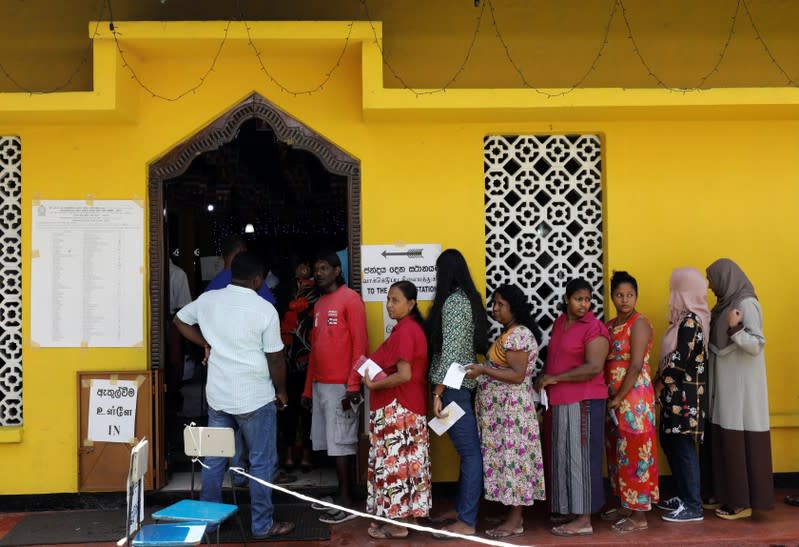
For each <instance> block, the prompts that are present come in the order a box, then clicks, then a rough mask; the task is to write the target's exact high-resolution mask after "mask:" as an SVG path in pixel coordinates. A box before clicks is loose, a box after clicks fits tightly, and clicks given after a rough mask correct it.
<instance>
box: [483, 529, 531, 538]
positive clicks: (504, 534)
mask: <svg viewBox="0 0 799 547" xmlns="http://www.w3.org/2000/svg"><path fill="white" fill-rule="evenodd" d="M486 535H487V536H488V537H490V538H494V539H510V538H517V537H519V536H523V535H524V526H519V527H518V528H513V529H508V528H500V527H496V528H491V529H490V530H486Z"/></svg>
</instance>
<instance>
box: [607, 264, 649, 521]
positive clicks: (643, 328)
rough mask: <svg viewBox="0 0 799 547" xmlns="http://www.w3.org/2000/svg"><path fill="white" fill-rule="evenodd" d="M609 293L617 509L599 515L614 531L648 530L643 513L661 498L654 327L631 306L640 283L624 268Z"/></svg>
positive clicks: (610, 452)
mask: <svg viewBox="0 0 799 547" xmlns="http://www.w3.org/2000/svg"><path fill="white" fill-rule="evenodd" d="M610 294H611V298H612V299H613V305H614V306H615V308H616V318H615V319H611V320H610V321H608V322H607V327H608V331H609V333H610V337H611V341H610V353H609V354H608V360H607V362H606V363H605V381H606V382H607V384H608V391H609V393H610V397H609V399H608V420H607V427H606V434H605V450H606V454H607V462H608V478H609V479H610V486H611V490H612V493H613V495H614V496H616V497H618V499H619V504H620V507H618V508H611V509H608V510H607V511H605V512H603V513H602V518H603V519H604V520H616V521H617V522H616V524H614V525H613V530H615V531H616V532H621V533H626V532H636V531H639V530H646V528H647V522H646V512H647V511H650V510H651V509H652V504H653V503H656V502H657V501H658V499H659V492H658V470H657V462H656V460H655V458H656V454H657V448H656V446H655V435H656V434H657V428H656V426H655V392H654V389H653V387H652V380H651V374H650V371H649V353H650V350H651V349H652V326H651V325H650V323H649V321H648V320H647V319H646V317H644V316H643V315H641V314H640V313H639V312H637V311H636V310H635V304H636V302H637V301H638V283H637V281H636V280H635V278H634V277H632V276H631V275H630V274H628V273H627V272H614V273H613V277H612V279H611V281H610Z"/></svg>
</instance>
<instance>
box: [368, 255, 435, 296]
mask: <svg viewBox="0 0 799 547" xmlns="http://www.w3.org/2000/svg"><path fill="white" fill-rule="evenodd" d="M440 254H441V244H439V243H425V244H418V245H417V244H408V245H404V246H399V245H364V246H363V247H361V267H362V268H363V271H362V272H361V273H362V276H361V284H362V285H361V286H362V287H363V290H362V295H361V296H362V297H363V300H364V302H385V301H386V295H388V289H389V287H390V286H391V284H392V283H395V282H397V281H402V280H404V279H405V280H408V281H410V282H412V283H413V284H414V285H416V288H417V289H418V291H419V298H418V299H417V300H432V299H433V296H434V295H435V292H436V260H437V259H438V255H440Z"/></svg>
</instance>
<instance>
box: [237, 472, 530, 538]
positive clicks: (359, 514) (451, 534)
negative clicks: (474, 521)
mask: <svg viewBox="0 0 799 547" xmlns="http://www.w3.org/2000/svg"><path fill="white" fill-rule="evenodd" d="M230 470H231V471H235V472H236V473H238V474H239V475H242V476H244V477H247V478H248V479H250V480H253V481H255V482H257V483H258V484H262V485H264V486H268V487H269V488H271V489H272V490H277V491H278V492H283V493H284V494H288V495H290V496H294V497H295V498H297V499H301V500H303V501H307V502H309V503H316V504H319V505H323V506H325V507H329V508H330V509H337V510H339V511H343V512H345V513H349V514H351V515H355V516H356V517H361V518H365V519H371V520H376V521H378V522H383V523H385V524H391V525H394V526H402V527H404V528H408V529H410V530H416V531H417V532H428V533H433V534H436V535H440V536H447V537H451V538H453V539H462V540H464V541H471V542H473V543H480V544H482V545H495V546H497V547H518V546H519V545H523V544H520V543H507V542H504V541H497V540H494V539H487V538H481V537H477V536H468V535H466V534H459V533H457V532H450V531H449V530H439V529H436V528H430V527H427V526H419V525H418V524H411V523H409V522H401V521H398V520H391V519H387V518H385V517H378V516H377V515H370V514H369V513H363V512H361V511H356V510H354V509H350V508H349V507H342V506H341V505H336V504H335V503H330V502H327V501H323V500H320V499H316V498H313V497H311V496H306V495H305V494H300V493H298V492H294V491H293V490H289V489H288V488H283V487H282V486H279V485H277V484H272V483H271V482H268V481H265V480H263V479H259V478H257V477H253V476H252V475H250V474H249V473H247V472H246V471H244V469H242V468H241V467H231V468H230ZM396 539H399V538H396ZM527 547H535V546H533V545H529V546H527Z"/></svg>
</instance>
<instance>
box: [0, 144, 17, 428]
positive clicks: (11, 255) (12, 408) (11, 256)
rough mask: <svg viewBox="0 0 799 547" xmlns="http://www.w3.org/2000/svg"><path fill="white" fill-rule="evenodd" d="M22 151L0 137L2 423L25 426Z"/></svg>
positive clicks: (0, 390) (0, 373)
mask: <svg viewBox="0 0 799 547" xmlns="http://www.w3.org/2000/svg"><path fill="white" fill-rule="evenodd" d="M21 152H22V145H21V143H20V139H19V137H3V136H0V426H9V425H12V426H13V425H22V252H21V251H22V249H21V245H20V240H21V235H20V227H21V219H20V216H21V215H20V213H21V210H22V204H21V193H22V179H21V166H22V155H21Z"/></svg>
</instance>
